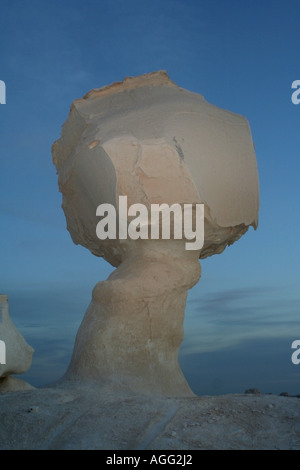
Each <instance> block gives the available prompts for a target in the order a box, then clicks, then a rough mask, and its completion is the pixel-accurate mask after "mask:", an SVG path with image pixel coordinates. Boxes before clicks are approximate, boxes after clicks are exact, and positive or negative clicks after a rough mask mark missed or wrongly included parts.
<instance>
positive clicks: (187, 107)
mask: <svg viewBox="0 0 300 470" xmlns="http://www.w3.org/2000/svg"><path fill="white" fill-rule="evenodd" d="M52 153H53V162H54V164H55V166H56V169H57V172H58V181H59V189H60V191H61V192H62V194H63V209H64V212H65V216H66V219H67V228H68V230H69V232H70V234H71V237H72V239H73V241H74V243H76V244H81V245H83V246H85V247H86V248H88V249H89V250H90V251H91V252H92V253H93V254H95V255H96V256H101V257H104V258H105V259H106V260H107V261H108V262H109V263H111V264H112V265H113V266H116V267H117V269H116V270H115V271H114V272H113V273H112V274H111V276H110V277H109V278H108V280H107V281H104V282H99V283H98V284H97V285H96V286H95V288H94V290H93V295H92V301H91V304H90V306H89V308H88V310H87V312H86V315H85V317H84V319H83V322H82V324H81V326H80V328H79V331H78V334H77V337H76V341H75V346H74V351H73V356H72V359H71V363H70V366H69V368H68V370H67V373H66V375H65V379H68V380H71V379H72V380H83V379H87V378H89V379H93V380H94V379H99V380H100V382H101V383H102V384H103V383H108V384H111V386H112V387H115V386H118V387H125V388H126V387H127V388H131V389H134V390H140V391H142V392H149V391H150V392H151V393H155V392H157V393H162V394H164V395H169V396H186V395H192V392H191V390H190V388H189V386H188V384H187V383H186V380H185V378H184V376H183V374H182V372H181V370H180V367H179V365H178V351H179V347H180V344H181V341H182V338H183V319H184V307H185V302H186V296H187V292H188V289H190V288H191V287H192V286H193V285H195V283H196V282H197V281H198V280H199V278H200V273H201V269H200V264H199V261H198V260H199V258H205V257H207V256H210V255H213V254H215V253H221V252H222V251H223V250H224V249H225V248H226V246H227V245H230V244H232V243H233V242H235V241H236V240H238V239H239V238H240V237H241V236H242V235H243V234H244V233H245V232H246V231H247V230H248V227H249V226H251V225H252V226H253V227H254V228H256V227H257V223H258V208H259V194H258V174H257V165H256V158H255V152H254V146H253V142H252V137H251V132H250V129H249V125H248V122H247V120H246V119H245V118H244V117H242V116H240V115H237V114H233V113H231V112H228V111H225V110H223V109H220V108H217V107H216V106H213V105H211V104H209V103H207V102H206V101H205V99H204V98H203V97H202V96H201V95H198V94H196V93H191V92H189V91H187V90H184V89H182V88H180V87H178V86H177V85H175V84H174V83H173V82H172V81H171V80H170V79H169V77H168V75H167V74H166V73H165V72H155V73H152V74H148V75H142V76H140V77H133V78H127V79H125V80H124V81H123V82H120V83H114V84H112V85H110V86H108V87H104V88H101V89H98V90H92V91H90V92H89V93H88V94H86V95H85V96H84V97H83V98H82V99H78V100H75V101H74V103H73V104H72V106H71V110H70V114H69V116H68V119H67V120H66V122H65V123H64V125H63V129H62V135H61V138H60V139H59V140H57V141H56V142H55V143H54V145H53V148H52ZM120 196H126V197H127V204H128V206H131V205H132V204H135V203H140V204H143V205H144V206H146V207H147V209H148V211H151V205H152V204H163V203H165V204H168V205H169V206H170V205H172V204H173V203H178V204H180V205H181V206H182V205H183V204H186V203H188V204H197V203H198V204H199V203H202V204H204V207H205V222H204V225H205V234H204V235H205V238H204V245H203V247H202V248H201V249H199V250H194V251H192V250H191V251H188V250H186V249H185V240H184V239H182V240H180V239H178V240H177V239H174V237H170V238H171V239H170V240H163V239H161V238H160V239H158V240H151V239H137V240H132V239H130V238H129V237H128V238H127V239H120V238H119V237H118V236H117V238H116V239H105V240H100V239H99V238H98V236H97V234H96V226H97V223H98V222H99V217H97V215H96V212H97V207H98V206H99V205H100V204H107V203H108V204H111V205H113V206H114V208H115V209H116V213H117V215H120V213H121V208H120V207H119V201H120V199H119V197H120Z"/></svg>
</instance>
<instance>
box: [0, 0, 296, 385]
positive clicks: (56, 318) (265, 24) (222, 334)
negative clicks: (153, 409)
mask: <svg viewBox="0 0 300 470" xmlns="http://www.w3.org/2000/svg"><path fill="white" fill-rule="evenodd" d="M299 14H300V4H299V1H298V0H272V1H271V0H243V1H241V0H214V1H212V0H149V1H147V0H122V1H121V0H86V1H84V2H82V1H77V0H72V1H70V0H64V1H63V2H61V1H58V0H52V1H51V2H49V1H45V0H2V1H1V4H0V80H3V81H4V82H5V83H6V88H7V90H6V104H5V105H0V161H1V185H0V221H1V231H0V259H1V270H0V291H1V292H2V293H6V294H8V295H9V305H10V313H11V317H12V320H13V321H14V323H15V324H16V326H17V327H18V328H19V329H20V331H21V332H22V333H23V335H24V336H25V337H26V339H27V341H28V342H29V343H30V344H31V345H32V346H33V347H34V348H35V354H34V359H33V364H32V368H31V369H30V371H29V372H28V373H27V374H26V376H24V378H27V380H28V381H30V382H31V383H33V384H34V385H43V384H46V383H48V382H51V381H52V380H55V379H56V378H59V377H60V376H61V375H62V373H63V372H64V371H65V369H66V367H67V364H68V360H69V358H70V355H71V352H72V347H73V341H74V337H75V334H76V331H77V328H78V326H79V324H80V321H81V319H82V317H83V315H84V312H85V310H86V308H87V306H88V304H89V301H90V296H91V291H92V288H93V286H94V285H95V284H96V283H97V282H98V281H100V280H104V279H106V278H107V276H108V275H109V273H110V272H111V271H112V268H111V267H110V266H109V265H108V263H106V262H105V261H104V260H102V259H99V258H96V257H94V256H93V255H91V254H90V252H89V251H88V250H86V249H85V248H83V247H80V246H75V245H74V244H73V242H72V240H71V238H70V236H69V233H68V232H67V230H66V228H65V227H66V222H65V218H64V214H63V211H62V209H61V207H60V206H61V194H60V193H59V192H58V186H57V176H56V172H55V168H54V166H53V164H52V157H51V145H52V143H53V142H54V140H56V139H57V138H58V137H59V136H60V131H61V125H62V124H63V122H64V121H65V119H66V118H67V115H68V112H69V108H70V105H71V103H72V101H73V100H74V99H76V98H80V97H81V96H83V95H84V94H85V93H86V92H87V91H89V90H90V89H92V88H98V87H101V86H104V85H108V84H110V83H112V82H114V81H119V80H122V79H123V78H124V77H126V76H133V75H139V74H142V73H147V72H152V71H155V70H161V69H164V70H166V71H167V72H168V74H169V76H170V78H171V80H173V81H175V83H177V84H178V85H180V86H181V87H183V88H186V89H188V90H190V91H194V92H197V93H200V94H203V95H204V97H205V98H206V100H207V101H209V102H211V103H213V104H215V105H217V106H219V107H221V108H224V109H228V110H230V111H233V112H236V113H239V114H242V115H244V116H246V117H247V119H248V120H249V122H250V126H251V130H252V135H253V140H254V143H255V148H256V154H257V162H258V170H259V179H260V215H259V227H258V229H257V231H254V230H252V229H250V230H249V231H248V233H247V234H246V235H245V236H244V237H243V238H242V239H241V240H239V241H238V242H237V243H236V244H234V245H233V246H231V247H228V248H227V249H226V250H225V252H224V253H222V254H221V255H216V256H213V257H211V258H208V259H206V260H204V261H203V262H202V263H201V264H202V277H201V280H200V281H199V283H198V284H197V286H195V287H194V288H193V289H192V290H191V291H190V293H189V297H188V302H187V307H186V317H185V339H184V342H183V344H182V348H181V352H180V363H181V365H182V368H183V371H184V373H185V375H186V377H187V378H188V380H189V382H190V384H191V385H192V387H193V389H194V390H195V391H196V393H199V394H203V393H209V394H217V393H229V392H233V393H237V392H242V391H244V390H245V388H249V387H257V388H260V389H261V391H264V392H273V393H280V392H281V391H288V392H289V393H300V365H298V366H296V365H294V364H292V362H291V354H292V350H291V343H292V341H293V340H295V339H300V326H299V319H300V289H299V280H300V276H299V264H300V263H299V262H300V256H299V253H300V250H299V235H300V223H299V205H300V189H299V172H300V162H299V148H300V132H299V123H300V105H294V104H292V101H291V95H292V91H293V90H292V89H291V85H292V82H293V81H294V80H299V79H300V67H299V58H298V57H299V44H300V27H299Z"/></svg>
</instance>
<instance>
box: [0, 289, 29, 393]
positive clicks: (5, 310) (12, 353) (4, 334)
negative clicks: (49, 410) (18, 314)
mask: <svg viewBox="0 0 300 470" xmlns="http://www.w3.org/2000/svg"><path fill="white" fill-rule="evenodd" d="M0 340H1V341H2V346H3V348H2V353H3V354H2V355H1V359H2V360H1V361H0V391H9V390H19V389H27V388H29V387H30V386H28V384H26V382H24V381H22V380H19V379H16V378H14V377H9V376H10V375H11V374H23V373H25V372H27V370H28V369H29V368H30V366H31V362H32V355H33V351H34V350H33V348H32V347H31V346H30V345H29V344H27V342H26V341H25V339H24V338H23V336H22V335H21V333H20V332H19V330H18V329H17V328H16V327H15V325H14V324H13V322H12V321H11V318H10V315H9V307H8V297H7V295H3V294H2V295H0ZM3 359H4V360H3Z"/></svg>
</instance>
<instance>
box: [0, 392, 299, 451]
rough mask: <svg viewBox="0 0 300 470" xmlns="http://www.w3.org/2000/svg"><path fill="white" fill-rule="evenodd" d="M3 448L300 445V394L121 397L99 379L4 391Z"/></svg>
mask: <svg viewBox="0 0 300 470" xmlns="http://www.w3.org/2000/svg"><path fill="white" fill-rule="evenodd" d="M0 449H1V450H4V449H35V450H38V449H84V450H88V449H104V450H124V449H129V450H135V449H138V450H142V449H150V450H193V449H295V450H296V449H298V450H300V399H299V398H296V397H283V396H275V395H250V394H241V395H223V396H213V397H212V396H203V397H195V398H163V397H154V396H145V395H143V396H141V395H139V396H138V395H136V396H135V395H134V394H127V395H124V394H122V395H121V394H120V393H119V392H118V390H115V391H114V390H110V391H107V390H105V389H104V388H99V386H97V385H96V384H86V385H85V386H84V387H78V386H77V387H74V386H71V385H68V386H65V385H63V386H62V385H60V386H52V387H48V388H43V389H34V390H28V391H22V392H20V391H18V392H9V393H2V394H0Z"/></svg>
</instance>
